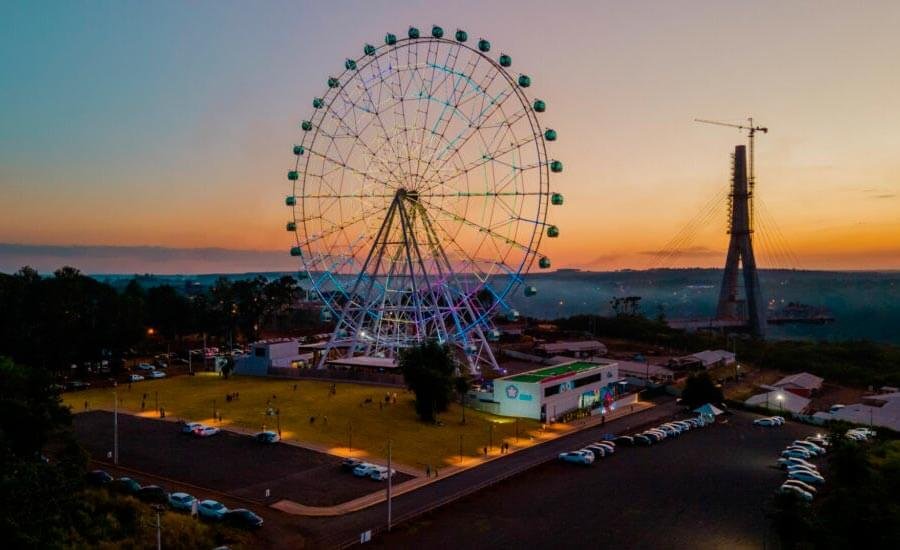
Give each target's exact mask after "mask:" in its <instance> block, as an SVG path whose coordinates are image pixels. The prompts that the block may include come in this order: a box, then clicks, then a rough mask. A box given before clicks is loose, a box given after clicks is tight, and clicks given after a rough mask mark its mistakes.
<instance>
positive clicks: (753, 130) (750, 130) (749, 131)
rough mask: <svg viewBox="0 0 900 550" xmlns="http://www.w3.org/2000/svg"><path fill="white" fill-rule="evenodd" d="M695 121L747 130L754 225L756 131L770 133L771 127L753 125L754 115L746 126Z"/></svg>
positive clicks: (751, 210)
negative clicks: (754, 149) (754, 147)
mask: <svg viewBox="0 0 900 550" xmlns="http://www.w3.org/2000/svg"><path fill="white" fill-rule="evenodd" d="M694 122H702V123H703V124H715V125H717V126H727V127H729V128H737V129H738V130H746V131H747V135H748V136H749V138H750V177H749V178H747V179H748V182H747V183H749V184H750V200H751V202H750V221H751V227H752V226H753V225H752V223H753V190H754V186H755V185H756V172H755V171H754V162H753V161H754V155H753V146H754V142H755V138H756V132H762V133H764V134H768V133H769V129H768V128H766V127H763V126H754V125H753V117H750V118H748V119H747V123H748V124H749V126H744V125H743V124H732V123H730V122H719V121H718V120H704V119H702V118H695V119H694Z"/></svg>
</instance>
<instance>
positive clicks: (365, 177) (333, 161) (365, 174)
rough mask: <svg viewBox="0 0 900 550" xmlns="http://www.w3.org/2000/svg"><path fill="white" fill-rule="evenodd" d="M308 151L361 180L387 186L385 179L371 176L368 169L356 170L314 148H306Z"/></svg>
mask: <svg viewBox="0 0 900 550" xmlns="http://www.w3.org/2000/svg"><path fill="white" fill-rule="evenodd" d="M308 151H309V153H310V154H311V155H315V156H317V157H319V158H321V159H322V160H324V161H326V162H330V163H331V164H333V165H335V166H337V167H340V168H341V169H343V170H347V171H349V172H350V173H352V174H354V175H357V176H359V177H360V178H362V180H363V182H365V181H367V180H369V181H373V182H375V183H378V184H381V185H383V186H385V187H388V186H389V184H388V183H387V182H386V181H384V180H382V179H378V178H376V177H374V176H372V175H371V173H370V172H368V171H364V170H358V169H356V168H353V167H352V166H350V165H349V164H346V163H345V162H342V161H341V160H339V159H336V158H333V157H331V156H329V155H327V154H324V153H320V152H318V151H315V150H313V149H308ZM323 175H324V172H323Z"/></svg>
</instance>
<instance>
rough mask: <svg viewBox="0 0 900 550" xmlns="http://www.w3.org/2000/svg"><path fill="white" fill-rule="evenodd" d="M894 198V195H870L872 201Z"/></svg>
mask: <svg viewBox="0 0 900 550" xmlns="http://www.w3.org/2000/svg"><path fill="white" fill-rule="evenodd" d="M896 196H897V194H896V193H884V194H881V195H872V197H871V198H873V199H893V198H894V197H896Z"/></svg>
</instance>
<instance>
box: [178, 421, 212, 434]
mask: <svg viewBox="0 0 900 550" xmlns="http://www.w3.org/2000/svg"><path fill="white" fill-rule="evenodd" d="M205 427H206V426H205V425H203V424H201V423H200V422H185V423H183V424H182V425H181V433H183V434H192V433H194V430H197V429H200V428H205Z"/></svg>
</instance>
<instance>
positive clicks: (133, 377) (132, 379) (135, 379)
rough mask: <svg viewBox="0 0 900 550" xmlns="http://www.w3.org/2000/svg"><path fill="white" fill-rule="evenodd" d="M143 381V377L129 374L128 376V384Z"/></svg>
mask: <svg viewBox="0 0 900 550" xmlns="http://www.w3.org/2000/svg"><path fill="white" fill-rule="evenodd" d="M143 379H144V377H143V376H141V375H140V374H129V375H128V381H129V382H140V381H141V380H143Z"/></svg>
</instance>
